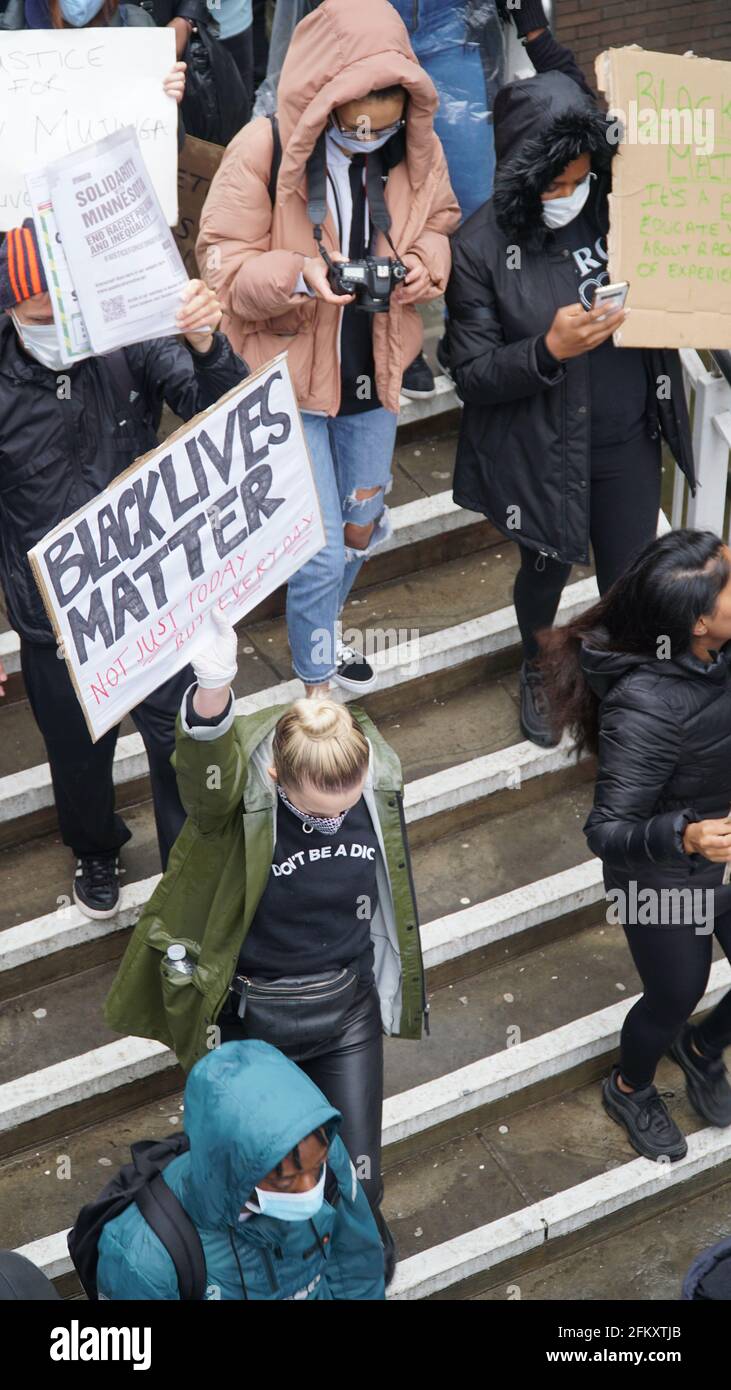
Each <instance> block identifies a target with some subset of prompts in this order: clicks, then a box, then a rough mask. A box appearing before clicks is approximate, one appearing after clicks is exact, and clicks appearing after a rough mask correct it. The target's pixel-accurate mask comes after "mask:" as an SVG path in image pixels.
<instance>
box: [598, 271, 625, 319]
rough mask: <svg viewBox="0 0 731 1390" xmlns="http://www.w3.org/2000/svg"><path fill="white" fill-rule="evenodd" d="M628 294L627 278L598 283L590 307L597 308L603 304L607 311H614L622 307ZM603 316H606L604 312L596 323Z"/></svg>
mask: <svg viewBox="0 0 731 1390" xmlns="http://www.w3.org/2000/svg"><path fill="white" fill-rule="evenodd" d="M628 294H629V280H616V281H615V283H614V284H613V285H600V286H599V288H598V289H597V290H596V291H595V293H594V298H593V300H592V304H591V307H592V309H598V308H600V307H601V306H602V305H604V306H605V307H606V308H607V310H608V311H610V312H616V310H617V309H623V308H624V306H625V304H626V303H627V295H628ZM603 318H606V314H603V315H602V316H601V318H598V319H597V323H601V322H602V319H603Z"/></svg>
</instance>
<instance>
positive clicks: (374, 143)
mask: <svg viewBox="0 0 731 1390" xmlns="http://www.w3.org/2000/svg"><path fill="white" fill-rule="evenodd" d="M400 129H401V122H400V121H394V123H393V125H390V126H388V128H387V129H386V130H382V131H381V134H380V135H377V136H374V138H373V139H372V140H361V139H359V137H358V136H357V135H343V134H342V133H341V132H340V131H339V130H338V128H337V126H336V125H331V126H329V127H328V131H327V133H328V135H329V137H330V139H331V140H334V141H335V144H336V145H340V148H341V149H343V150H347V151H348V154H373V151H374V150H380V148H381V146H382V145H385V144H386V141H387V140H390V139H391V136H392V135H395V134H396V132H397V130H400Z"/></svg>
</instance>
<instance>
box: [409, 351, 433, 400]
mask: <svg viewBox="0 0 731 1390" xmlns="http://www.w3.org/2000/svg"><path fill="white" fill-rule="evenodd" d="M401 390H402V392H403V394H404V395H405V396H408V397H409V399H410V400H412V401H428V400H430V399H431V397H432V396H435V395H436V393H437V388H436V386H435V385H434V373H433V371H432V369H431V367H430V366H429V363H428V362H427V360H426V358H425V356H424V354H423V352H420V353H419V356H418V357H415V358H414V360H413V362H412V363H411V364H410V366H408V367H407V368H406V371H405V372H404V374H403V378H402V381H401Z"/></svg>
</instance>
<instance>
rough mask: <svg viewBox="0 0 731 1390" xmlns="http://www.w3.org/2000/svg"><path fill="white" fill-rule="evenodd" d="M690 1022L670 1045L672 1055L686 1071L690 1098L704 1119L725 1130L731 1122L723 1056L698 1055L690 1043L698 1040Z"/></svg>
mask: <svg viewBox="0 0 731 1390" xmlns="http://www.w3.org/2000/svg"><path fill="white" fill-rule="evenodd" d="M694 1033H695V1030H694V1028H693V1027H692V1026H691V1024H689V1023H686V1025H685V1027H684V1028H683V1029H682V1030H681V1032H680V1033H679V1034H678V1036H677V1038H676V1039H675V1042H674V1043H673V1045H672V1047H671V1048H670V1056H671V1057H673V1058H674V1059H675V1061H676V1062H677V1063H678V1066H680V1067H682V1068H683V1071H684V1072H685V1084H686V1088H687V1091H688V1100H689V1101H690V1103H691V1105H692V1106H693V1109H694V1110H697V1111H698V1114H699V1115H700V1116H701V1118H702V1119H704V1120H708V1123H709V1124H711V1125H718V1126H719V1127H720V1128H721V1129H724V1128H725V1126H726V1125H731V1086H730V1085H729V1080H728V1076H727V1075H726V1068H725V1066H724V1063H723V1057H703V1056H701V1057H699V1056H698V1053H697V1052H696V1051H695V1050H694V1049H693V1047H692V1046H691V1042H692V1041H695V1038H694Z"/></svg>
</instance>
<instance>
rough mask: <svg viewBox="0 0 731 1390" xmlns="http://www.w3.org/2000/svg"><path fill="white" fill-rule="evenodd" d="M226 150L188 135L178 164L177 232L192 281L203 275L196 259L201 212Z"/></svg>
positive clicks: (180, 250) (184, 261) (177, 238)
mask: <svg viewBox="0 0 731 1390" xmlns="http://www.w3.org/2000/svg"><path fill="white" fill-rule="evenodd" d="M225 153H226V148H225V146H224V145H212V144H210V142H209V141H208V140H197V139H196V137H195V136H194V135H186V137H185V144H184V145H183V148H182V150H181V151H180V158H179V160H178V208H179V212H180V216H179V219H178V225H177V227H175V229H174V231H173V235H174V237H175V240H176V241H177V243H178V250H179V252H180V254H181V256H182V258H183V265H184V266H185V269H186V270H187V272H188V275H189V276H190V278H191V280H193V279H196V278H197V277H198V275H199V274H200V268H199V266H198V263H197V261H196V257H195V244H196V241H197V240H198V230H199V226H200V219H201V212H202V211H203V204H204V203H205V201H206V198H207V197H208V190H209V189H210V186H211V183H212V181H213V175H214V174H215V173H216V171H217V169H218V166H219V164H220V163H221V160H222V159H223V156H224V154H225Z"/></svg>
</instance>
